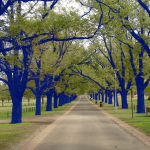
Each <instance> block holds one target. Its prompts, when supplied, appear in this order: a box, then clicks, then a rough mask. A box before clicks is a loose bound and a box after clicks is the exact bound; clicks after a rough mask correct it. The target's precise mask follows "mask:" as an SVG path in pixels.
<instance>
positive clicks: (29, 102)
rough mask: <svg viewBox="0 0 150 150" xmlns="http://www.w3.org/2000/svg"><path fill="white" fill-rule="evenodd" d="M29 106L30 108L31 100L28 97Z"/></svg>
mask: <svg viewBox="0 0 150 150" xmlns="http://www.w3.org/2000/svg"><path fill="white" fill-rule="evenodd" d="M28 106H30V98H29V97H28Z"/></svg>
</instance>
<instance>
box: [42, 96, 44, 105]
mask: <svg viewBox="0 0 150 150" xmlns="http://www.w3.org/2000/svg"><path fill="white" fill-rule="evenodd" d="M42 104H44V96H42Z"/></svg>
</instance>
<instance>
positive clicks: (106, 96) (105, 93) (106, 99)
mask: <svg viewBox="0 0 150 150" xmlns="http://www.w3.org/2000/svg"><path fill="white" fill-rule="evenodd" d="M107 95H108V93H107V92H106V91H105V103H107Z"/></svg>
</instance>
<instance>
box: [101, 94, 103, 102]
mask: <svg viewBox="0 0 150 150" xmlns="http://www.w3.org/2000/svg"><path fill="white" fill-rule="evenodd" d="M101 95H102V102H104V93H103V92H102V94H101Z"/></svg>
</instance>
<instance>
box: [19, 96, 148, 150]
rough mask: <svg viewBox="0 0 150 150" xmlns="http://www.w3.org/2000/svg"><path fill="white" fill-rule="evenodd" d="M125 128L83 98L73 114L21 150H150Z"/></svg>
mask: <svg viewBox="0 0 150 150" xmlns="http://www.w3.org/2000/svg"><path fill="white" fill-rule="evenodd" d="M121 125H122V126H121ZM125 128H126V126H125V125H124V124H123V123H122V122H119V123H117V121H115V120H114V118H113V117H111V116H108V114H107V113H105V112H103V111H100V109H99V108H98V107H96V106H95V105H94V104H92V103H91V102H90V101H89V100H87V98H86V96H81V97H80V101H78V102H77V104H76V105H75V106H74V107H73V108H71V110H70V111H68V112H67V113H65V114H64V115H62V116H61V117H59V118H58V119H57V120H56V121H54V122H53V123H52V124H51V125H49V126H48V127H47V128H45V130H43V131H42V132H41V133H40V134H39V135H38V136H36V137H35V138H34V139H32V140H31V141H30V142H28V143H27V144H25V145H24V146H23V147H22V148H21V149H20V150H117V149H118V150H141V149H142V150H150V147H148V145H146V144H144V143H143V142H142V141H141V140H140V139H138V138H137V137H138V134H137V135H136V136H137V137H136V136H135V135H133V134H131V133H130V132H128V130H127V129H125Z"/></svg>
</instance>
